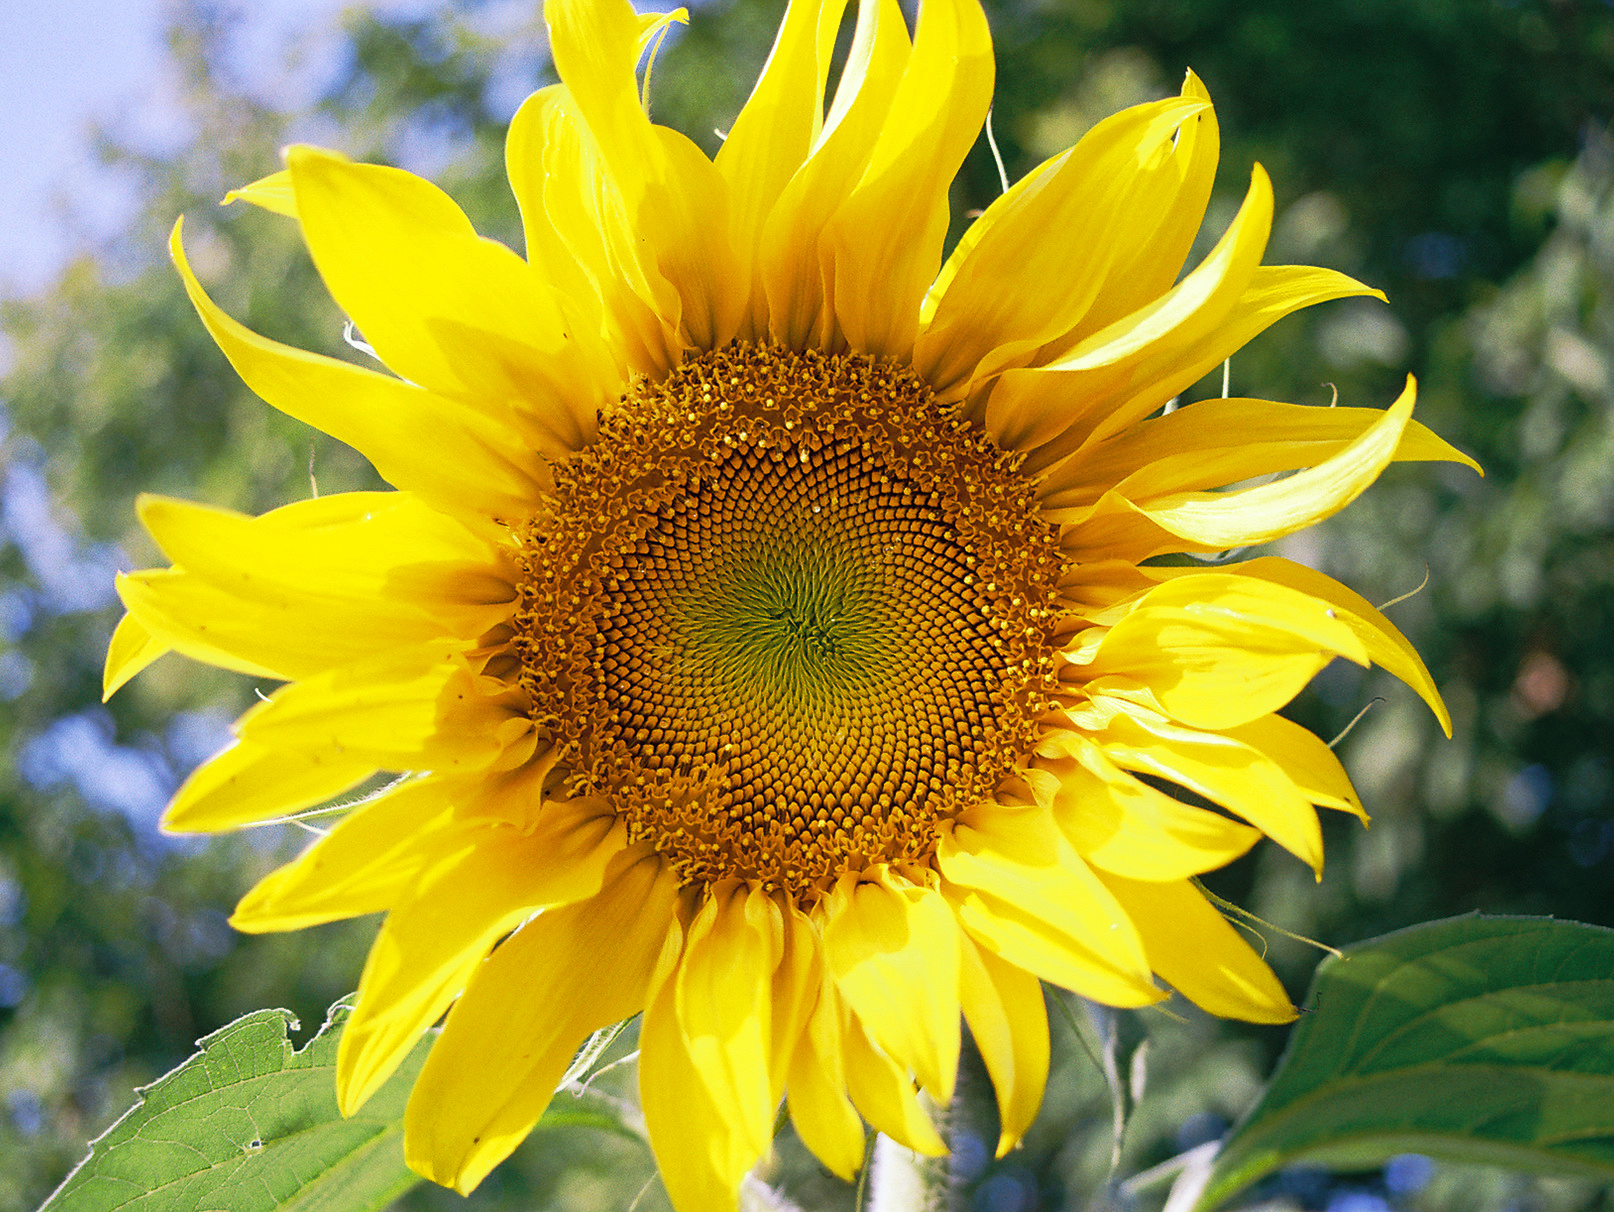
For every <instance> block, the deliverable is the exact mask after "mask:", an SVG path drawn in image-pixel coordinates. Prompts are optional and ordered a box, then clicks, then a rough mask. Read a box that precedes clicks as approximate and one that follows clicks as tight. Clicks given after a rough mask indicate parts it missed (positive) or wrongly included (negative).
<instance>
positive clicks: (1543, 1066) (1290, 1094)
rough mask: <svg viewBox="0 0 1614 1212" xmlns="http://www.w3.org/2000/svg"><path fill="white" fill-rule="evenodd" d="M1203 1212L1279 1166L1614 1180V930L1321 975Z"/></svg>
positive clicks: (1402, 951)
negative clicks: (1405, 1157) (1423, 1163)
mask: <svg viewBox="0 0 1614 1212" xmlns="http://www.w3.org/2000/svg"><path fill="white" fill-rule="evenodd" d="M1307 1005H1308V1007H1310V1008H1311V1013H1309V1014H1307V1015H1306V1016H1305V1017H1304V1018H1302V1019H1301V1021H1300V1023H1299V1025H1298V1026H1297V1027H1296V1029H1295V1032H1294V1035H1293V1037H1292V1038H1291V1040H1290V1042H1289V1048H1288V1050H1287V1051H1286V1052H1285V1054H1284V1057H1283V1059H1282V1060H1281V1061H1280V1062H1279V1064H1278V1070H1277V1073H1276V1074H1275V1075H1274V1076H1273V1079H1272V1082H1271V1083H1270V1084H1269V1085H1268V1087H1267V1090H1266V1093H1265V1094H1264V1095H1263V1096H1262V1097H1261V1100H1260V1101H1259V1102H1258V1103H1257V1104H1256V1106H1255V1107H1254V1109H1253V1110H1252V1111H1251V1112H1250V1114H1249V1115H1248V1116H1247V1117H1246V1118H1245V1120H1244V1122H1243V1123H1242V1124H1240V1125H1239V1127H1238V1128H1237V1129H1235V1130H1234V1132H1233V1134H1232V1136H1231V1137H1230V1138H1229V1139H1228V1141H1227V1143H1226V1145H1225V1146H1224V1147H1223V1149H1222V1151H1221V1154H1220V1155H1219V1156H1218V1157H1217V1159H1216V1163H1215V1165H1214V1166H1213V1167H1212V1170H1211V1173H1210V1178H1209V1181H1208V1183H1207V1185H1206V1187H1205V1190H1204V1193H1203V1194H1202V1195H1201V1197H1200V1199H1199V1201H1198V1203H1197V1204H1196V1205H1195V1207H1196V1208H1197V1209H1200V1210H1204V1209H1209V1208H1213V1207H1215V1206H1216V1205H1217V1204H1218V1203H1219V1202H1220V1201H1222V1200H1224V1199H1226V1198H1227V1197H1228V1196H1230V1195H1232V1194H1233V1193H1234V1192H1236V1191H1238V1190H1240V1189H1241V1188H1243V1187H1245V1186H1247V1185H1248V1184H1249V1183H1251V1182H1253V1181H1255V1180H1256V1179H1258V1178H1261V1177H1262V1176H1263V1175H1266V1174H1269V1173H1271V1172H1272V1171H1274V1170H1276V1169H1278V1168H1279V1167H1281V1166H1286V1165H1289V1164H1290V1163H1292V1162H1296V1161H1300V1160H1305V1161H1310V1162H1316V1163H1319V1164H1322V1165H1332V1166H1336V1167H1340V1168H1365V1167H1369V1166H1374V1165H1378V1164H1379V1163H1381V1162H1383V1161H1384V1160H1385V1159H1386V1158H1389V1157H1392V1156H1394V1155H1395V1154H1398V1153H1426V1154H1429V1155H1431V1156H1433V1157H1438V1158H1442V1159H1446V1160H1455V1161H1469V1162H1481V1163H1487V1164H1491V1165H1500V1166H1508V1167H1512V1168H1514V1169H1527V1170H1535V1171H1543V1172H1558V1173H1580V1174H1589V1175H1591V1176H1593V1177H1597V1178H1601V1179H1605V1180H1606V1179H1610V1178H1614V930H1605V929H1603V928H1602V927H1600V926H1587V925H1582V924H1580V923H1577V922H1560V921H1553V920H1552V919H1550V918H1520V917H1480V916H1477V915H1476V916H1470V917H1462V918H1453V919H1450V920H1448V921H1443V922H1433V923H1430V924H1428V925H1423V926H1414V927H1413V928H1411V929H1409V930H1402V931H1399V932H1398V933H1395V934H1391V935H1387V936H1385V937H1384V938H1381V939H1375V940H1372V941H1370V942H1366V943H1361V944H1358V945H1357V946H1355V947H1352V948H1350V949H1349V950H1348V951H1346V953H1345V954H1344V955H1343V957H1340V958H1330V959H1327V960H1325V961H1324V962H1323V963H1322V964H1321V965H1320V966H1319V967H1318V969H1317V976H1316V978H1315V980H1314V981H1313V982H1312V991H1311V993H1310V995H1309V996H1308V998H1307Z"/></svg>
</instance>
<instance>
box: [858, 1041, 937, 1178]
mask: <svg viewBox="0 0 1614 1212" xmlns="http://www.w3.org/2000/svg"><path fill="white" fill-rule="evenodd" d="M841 1046H842V1055H843V1056H844V1057H845V1061H846V1085H847V1089H848V1091H849V1093H850V1094H851V1096H852V1102H853V1103H854V1104H856V1106H857V1109H858V1110H859V1111H861V1112H862V1113H863V1118H864V1119H866V1120H868V1121H869V1123H871V1124H873V1125H874V1127H875V1130H876V1131H879V1132H884V1133H885V1134H886V1135H887V1136H889V1137H890V1138H891V1139H892V1140H894V1141H896V1142H897V1143H898V1144H899V1145H906V1146H907V1147H908V1148H910V1149H912V1150H913V1151H914V1152H915V1153H923V1154H924V1155H925V1156H926V1157H943V1156H945V1155H946V1153H947V1146H946V1145H945V1144H944V1143H942V1138H941V1137H940V1136H939V1135H938V1134H937V1132H936V1126H935V1125H934V1124H932V1123H931V1122H930V1116H928V1115H926V1114H925V1109H924V1107H922V1106H921V1105H920V1103H919V1097H918V1094H917V1092H916V1091H915V1090H914V1085H913V1079H912V1078H911V1077H909V1075H908V1069H907V1067H906V1066H904V1065H899V1064H898V1063H897V1062H896V1061H894V1060H892V1059H891V1058H890V1057H889V1056H887V1055H886V1054H885V1053H884V1052H882V1051H880V1049H879V1048H877V1047H876V1046H875V1045H874V1044H873V1043H871V1042H870V1041H869V1037H868V1036H867V1035H866V1034H865V1033H864V1031H863V1028H862V1026H861V1025H860V1024H859V1023H858V1020H857V1019H856V1018H855V1017H853V1018H850V1019H848V1020H847V1023H846V1029H845V1034H844V1035H843V1037H842V1044H841Z"/></svg>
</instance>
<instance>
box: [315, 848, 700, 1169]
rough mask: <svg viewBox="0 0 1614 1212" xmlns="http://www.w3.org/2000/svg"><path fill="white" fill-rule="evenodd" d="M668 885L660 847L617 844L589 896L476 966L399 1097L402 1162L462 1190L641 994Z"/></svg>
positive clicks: (657, 946) (668, 919)
mask: <svg viewBox="0 0 1614 1212" xmlns="http://www.w3.org/2000/svg"><path fill="white" fill-rule="evenodd" d="M676 896H677V882H676V879H675V878H674V876H673V875H672V873H671V871H670V870H668V869H665V868H664V867H663V866H662V864H661V861H660V860H659V859H657V858H656V857H655V856H654V855H650V854H647V853H646V851H645V850H644V849H643V848H637V847H636V848H634V849H633V850H630V851H624V852H622V854H621V855H620V856H619V858H618V859H617V860H616V861H615V862H614V863H613V864H612V865H611V868H610V869H609V870H608V871H607V873H606V880H605V884H604V886H603V887H602V889H601V891H600V893H599V895H598V896H595V897H593V898H591V899H589V900H587V901H582V902H580V903H577V904H574V905H567V906H563V907H562V908H559V909H553V910H550V911H548V912H545V913H541V914H539V915H538V916H537V917H536V918H534V919H533V920H532V921H530V922H528V923H527V924H526V925H525V926H523V927H522V928H521V929H520V930H519V931H517V932H516V933H515V934H514V935H512V936H511V937H510V938H509V939H507V940H506V941H505V943H504V944H503V945H502V946H500V947H499V949H498V950H497V951H495V952H494V953H493V955H492V956H491V957H490V958H489V959H488V960H487V961H486V962H484V963H483V964H482V965H481V966H480V967H479V968H477V969H476V971H475V973H474V975H473V977H472V980H471V983H470V985H469V986H468V987H467V989H466V991H465V994H464V995H463V996H462V997H461V998H460V1000H459V1003H458V1004H457V1005H456V1006H455V1007H454V1009H453V1011H452V1013H450V1014H449V1016H448V1021H447V1022H446V1023H445V1024H444V1025H443V1033H442V1035H441V1036H440V1037H438V1040H437V1042H436V1043H435V1044H434V1045H433V1046H432V1051H431V1055H430V1056H428V1057H427V1058H426V1065H425V1068H423V1069H422V1070H421V1073H420V1077H419V1078H418V1079H417V1080H416V1082H415V1090H414V1093H413V1094H412V1095H411V1096H410V1099H409V1107H408V1110H407V1111H406V1112H405V1115H404V1156H405V1158H406V1160H407V1161H408V1163H409V1166H410V1168H411V1169H413V1170H414V1171H415V1172H416V1173H418V1174H422V1175H425V1176H426V1177H427V1178H429V1179H431V1180H432V1181H433V1182H437V1183H441V1184H442V1185H443V1186H446V1187H454V1188H456V1189H457V1190H459V1191H460V1192H462V1193H463V1194H470V1192H471V1191H472V1190H474V1189H475V1188H476V1186H477V1184H478V1183H480V1182H481V1181H482V1179H484V1178H485V1177H487V1174H488V1171H490V1170H492V1169H493V1167H494V1166H496V1165H498V1164H499V1163H500V1162H501V1161H503V1160H504V1159H505V1158H506V1157H507V1156H508V1155H509V1154H510V1151H511V1150H512V1149H514V1148H515V1147H516V1146H517V1145H518V1144H520V1143H521V1141H522V1140H523V1139H524V1138H525V1137H526V1135H527V1133H528V1132H530V1131H532V1127H533V1125H534V1124H536V1123H537V1122H538V1118H539V1116H541V1115H542V1114H543V1113H544V1108H545V1107H547V1106H548V1105H549V1100H550V1097H551V1094H552V1093H553V1091H554V1089H555V1086H556V1084H557V1083H558V1082H559V1081H560V1079H561V1077H562V1075H564V1074H565V1072H566V1067H567V1066H568V1065H569V1064H570V1063H571V1060H572V1056H573V1054H574V1053H575V1052H576V1050H577V1045H578V1044H579V1043H581V1042H582V1041H583V1039H584V1037H585V1036H587V1035H588V1034H589V1033H590V1032H591V1031H597V1030H599V1029H600V1028H601V1027H608V1026H610V1025H611V1024H612V1023H615V1022H620V1021H621V1020H622V1019H625V1018H627V1017H629V1016H630V1015H632V1014H635V1013H637V1012H638V1011H639V1010H640V1009H641V1008H642V1007H643V1006H644V1002H645V995H646V991H647V988H648V986H649V982H650V977H651V974H652V972H653V971H654V969H655V967H656V962H657V960H658V959H659V958H660V956H661V952H662V948H663V945H664V944H665V942H666V941H667V938H668V931H669V929H670V928H672V927H673V925H674V917H673V907H674V902H675V898H676ZM360 1005H361V1006H362V1005H363V1003H362V1001H361V1002H360ZM349 1029H350V1030H351V1027H350V1028H349ZM344 1038H345V1037H344Z"/></svg>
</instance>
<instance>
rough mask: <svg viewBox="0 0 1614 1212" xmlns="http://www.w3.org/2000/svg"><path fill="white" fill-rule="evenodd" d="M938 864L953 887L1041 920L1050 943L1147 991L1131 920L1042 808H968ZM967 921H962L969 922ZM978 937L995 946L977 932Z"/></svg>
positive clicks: (1038, 969)
mask: <svg viewBox="0 0 1614 1212" xmlns="http://www.w3.org/2000/svg"><path fill="white" fill-rule="evenodd" d="M936 865H937V867H938V868H940V870H941V873H942V876H943V878H944V879H945V880H947V882H948V883H949V884H951V885H953V887H954V888H957V889H969V890H972V891H975V892H978V893H982V894H984V895H986V896H989V897H992V898H994V899H995V900H996V901H998V902H1003V903H1007V904H1011V905H1013V906H1015V908H1016V909H1018V910H1019V911H1020V914H1021V915H1024V916H1025V917H1028V918H1032V919H1035V920H1037V921H1038V922H1040V923H1042V924H1043V926H1044V928H1045V932H1046V934H1047V935H1048V936H1049V937H1050V938H1056V939H1065V940H1069V943H1070V945H1071V946H1072V948H1074V949H1076V950H1078V951H1080V952H1087V953H1090V954H1091V955H1092V956H1093V957H1094V959H1096V960H1097V961H1098V963H1099V964H1101V965H1103V966H1104V967H1105V968H1106V969H1109V970H1111V971H1113V972H1115V973H1116V974H1118V976H1119V978H1120V979H1121V980H1122V981H1123V982H1125V981H1130V982H1131V983H1132V984H1134V985H1135V986H1136V988H1137V989H1138V991H1139V992H1140V993H1143V992H1144V991H1146V990H1148V991H1150V992H1152V987H1151V985H1150V981H1149V965H1148V963H1147V962H1146V961H1145V959H1144V956H1143V945H1142V944H1141V943H1140V942H1139V941H1138V936H1137V934H1136V932H1135V931H1134V930H1133V929H1132V923H1131V922H1129V921H1128V920H1127V916H1126V914H1125V913H1123V912H1122V911H1121V907H1120V906H1119V905H1117V904H1116V903H1115V898H1114V897H1112V896H1111V895H1110V894H1109V892H1108V891H1107V890H1106V889H1105V887H1104V885H1103V884H1101V883H1100V882H1099V881H1098V879H1097V877H1095V876H1094V874H1093V872H1092V871H1091V870H1090V869H1089V868H1088V866H1087V864H1086V863H1084V862H1083V861H1082V859H1081V857H1080V856H1079V855H1077V853H1076V852H1075V850H1074V849H1072V847H1071V845H1070V843H1069V842H1068V841H1066V840H1065V838H1064V836H1063V835H1062V834H1061V833H1060V831H1059V829H1058V828H1057V826H1056V825H1055V824H1054V820H1053V817H1052V815H1051V814H1049V813H1048V812H1047V811H1045V810H1043V809H1042V808H1007V807H1001V806H999V805H996V804H980V805H977V806H976V807H974V808H971V809H969V810H967V811H966V812H964V813H963V814H962V815H961V816H960V817H959V818H958V822H957V824H956V825H955V826H954V827H953V828H952V829H951V830H949V831H946V832H944V833H943V834H942V836H941V838H940V840H939V841H938V843H937V847H936ZM972 920H973V918H972V917H969V916H966V917H965V919H964V921H965V924H966V925H971V922H972ZM971 929H972V932H974V927H973V926H971ZM977 938H980V939H981V941H983V942H986V943H987V945H988V946H991V945H992V940H991V939H988V938H983V937H982V936H981V935H980V934H979V933H977ZM993 949H994V950H997V951H998V954H1000V955H1002V956H1003V957H1004V958H1005V959H1007V960H1008V961H1009V962H1010V963H1014V964H1018V965H1019V966H1020V967H1023V968H1026V969H1027V970H1028V971H1031V972H1035V973H1037V975H1039V976H1043V977H1044V978H1045V979H1049V980H1055V983H1060V982H1058V981H1057V979H1056V978H1054V977H1052V976H1048V975H1047V974H1046V972H1045V971H1044V967H1046V966H1045V965H1044V966H1032V965H1030V964H1026V963H1024V962H1022V960H1021V958H1020V957H1019V956H1018V955H1017V954H1015V955H1011V954H1008V953H1006V952H1004V951H1003V950H1002V949H1001V948H993ZM1145 1000H1152V998H1149V997H1147V996H1146V998H1145ZM1133 1004H1136V1003H1133Z"/></svg>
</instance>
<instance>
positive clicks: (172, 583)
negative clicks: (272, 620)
mask: <svg viewBox="0 0 1614 1212" xmlns="http://www.w3.org/2000/svg"><path fill="white" fill-rule="evenodd" d="M112 584H113V588H115V589H116V590H117V591H118V597H119V598H120V599H121V600H122V602H123V605H124V608H125V609H126V610H128V612H129V613H130V615H132V616H133V617H134V619H135V620H136V623H137V625H138V626H139V628H140V630H141V631H144V632H145V633H146V634H147V635H148V636H150V637H151V638H152V640H153V641H154V642H155V643H156V644H158V645H161V647H162V650H163V651H173V652H178V653H180V654H182V655H184V656H188V657H190V658H191V659H192V660H193V661H204V662H206V663H207V664H209V665H217V666H218V667H219V668H220V669H230V670H234V671H235V672H236V673H244V674H246V675H247V676H248V677H255V678H271V679H273V680H275V681H281V680H284V679H285V678H287V677H289V676H290V675H289V674H288V673H286V672H284V671H283V670H281V669H280V668H278V667H277V666H276V665H274V664H271V663H269V662H270V661H272V660H274V659H275V657H274V655H273V654H269V653H265V652H262V651H256V652H251V653H248V652H244V651H240V650H238V643H237V642H238V641H240V640H242V639H243V638H245V639H246V641H247V643H249V644H251V645H252V646H253V647H255V648H260V649H261V647H262V642H261V637H257V636H253V635H251V634H250V628H248V627H246V626H245V625H241V624H237V625H236V626H235V627H233V628H232V627H230V626H229V625H228V624H226V629H225V633H224V634H223V635H221V636H219V637H217V638H215V637H214V636H212V635H211V634H209V631H208V628H207V624H206V620H207V619H209V618H213V617H217V615H216V611H217V610H218V609H219V608H220V606H221V603H219V602H218V601H217V600H216V599H218V598H221V597H223V596H224V595H222V594H218V593H216V592H215V593H214V594H213V595H211V599H210V601H209V602H208V603H207V604H205V605H202V606H201V607H200V609H197V608H195V607H194V606H193V605H192V604H191V602H190V599H193V598H195V597H197V596H204V595H206V594H207V587H206V586H205V585H202V586H198V583H197V582H196V580H195V578H193V577H187V576H186V575H185V573H184V572H183V571H181V570H180V569H176V568H156V569H148V570H146V571H145V572H120V573H119V574H118V575H117V576H116V577H115V578H113V582H112ZM176 605H178V606H179V607H180V608H179V609H178V610H177V611H176V609H175V607H176ZM210 607H211V609H210ZM161 655H162V652H157V653H155V654H154V656H161Z"/></svg>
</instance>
